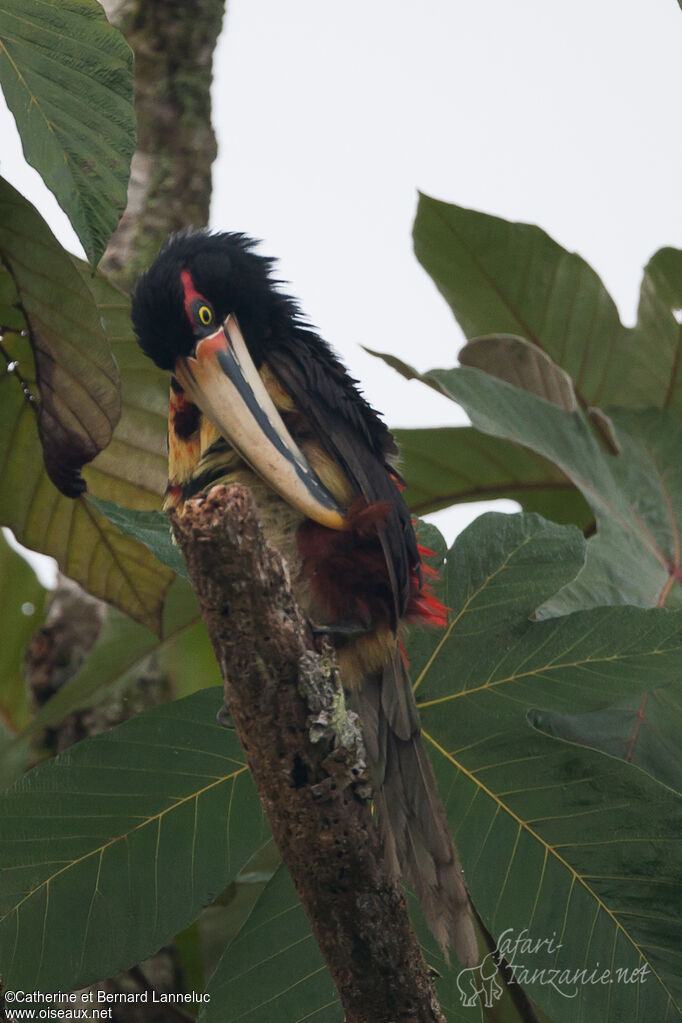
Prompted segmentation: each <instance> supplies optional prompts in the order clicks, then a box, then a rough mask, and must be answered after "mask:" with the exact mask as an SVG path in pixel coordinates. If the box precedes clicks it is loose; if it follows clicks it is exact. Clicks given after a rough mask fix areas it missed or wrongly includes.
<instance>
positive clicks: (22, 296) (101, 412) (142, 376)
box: [0, 186, 173, 631]
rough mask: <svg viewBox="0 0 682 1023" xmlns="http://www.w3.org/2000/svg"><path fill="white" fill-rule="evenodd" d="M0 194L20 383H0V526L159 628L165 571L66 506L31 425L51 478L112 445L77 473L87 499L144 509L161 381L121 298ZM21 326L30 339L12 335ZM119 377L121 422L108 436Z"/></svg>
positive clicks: (152, 472) (161, 469)
mask: <svg viewBox="0 0 682 1023" xmlns="http://www.w3.org/2000/svg"><path fill="white" fill-rule="evenodd" d="M8 187H9V186H7V188H8ZM2 195H3V196H4V198H5V200H6V203H5V206H6V208H7V209H8V210H10V212H12V218H11V224H10V221H7V222H6V223H5V228H4V229H3V231H0V245H2V253H1V255H2V258H3V259H6V262H7V266H8V267H9V269H0V323H1V324H2V325H3V326H4V327H5V328H6V329H5V336H4V340H3V342H2V344H3V351H4V353H5V357H6V359H7V360H8V361H9V362H10V363H11V364H15V365H16V366H17V368H18V374H19V375H20V377H21V380H23V386H22V385H21V381H20V379H19V375H18V374H17V373H16V372H15V373H13V374H9V373H6V374H5V375H4V376H2V377H0V393H1V395H2V399H1V402H0V424H1V426H2V432H1V435H0V436H1V440H0V463H1V464H2V466H3V471H4V477H3V479H4V486H3V488H2V494H1V495H0V520H1V521H2V522H3V523H4V524H6V525H8V526H10V527H11V528H12V529H13V531H14V532H15V535H16V536H17V538H18V539H19V540H20V541H21V542H22V543H23V544H25V545H26V546H27V547H30V548H32V549H33V550H37V551H40V552H42V553H44V554H49V555H51V556H53V557H55V558H56V559H57V561H58V563H59V566H60V568H61V570H62V571H63V572H64V573H65V574H66V575H69V576H71V577H72V578H74V579H76V580H77V581H78V582H79V583H80V584H81V585H82V586H83V587H84V588H85V589H86V590H88V592H90V593H92V594H94V595H95V596H97V597H100V598H101V599H103V600H106V601H108V602H110V603H113V604H114V605H115V606H117V607H119V608H120V609H121V610H123V611H125V612H126V613H127V614H130V615H132V617H134V618H135V619H136V620H138V621H141V622H144V623H146V624H147V625H149V626H150V627H151V628H153V629H156V630H157V631H158V630H159V629H160V625H161V609H162V605H163V600H164V596H165V593H166V591H167V589H168V587H169V585H170V583H171V581H172V579H173V573H172V572H171V571H170V570H169V569H167V568H165V567H164V566H162V565H161V564H160V563H159V562H158V561H157V560H156V559H155V558H154V557H153V556H152V554H150V552H149V551H148V550H147V549H146V548H145V547H144V546H143V545H142V544H140V543H138V542H136V540H135V539H134V538H132V537H130V536H125V535H122V533H121V532H120V531H119V530H118V529H117V528H115V525H114V524H112V523H111V522H110V521H109V520H108V519H107V518H106V517H105V515H103V514H101V513H100V511H98V509H97V508H96V507H95V506H94V505H93V504H91V503H89V502H87V501H85V500H84V499H83V498H82V497H81V498H78V499H77V500H75V501H73V500H68V499H66V498H65V497H63V496H62V495H61V494H60V493H59V492H58V491H57V490H56V489H55V487H54V486H53V485H52V483H51V482H50V479H49V478H48V474H47V472H46V469H45V465H44V464H43V457H42V452H41V446H40V442H39V437H38V431H37V429H36V423H37V422H38V424H42V429H41V435H42V438H43V441H44V443H45V445H46V448H47V451H46V458H45V462H46V463H47V465H48V466H49V469H50V473H51V475H52V477H53V478H54V479H56V480H57V481H58V482H61V483H62V484H64V483H66V484H69V483H72V484H73V483H74V482H75V483H78V479H77V473H78V470H79V469H80V467H81V465H82V462H83V459H84V458H92V457H93V456H94V455H95V453H96V449H97V446H98V445H99V446H101V445H102V444H107V443H108V441H109V439H110V438H111V442H110V443H108V446H106V447H105V449H104V450H103V451H101V453H100V454H99V456H98V457H97V458H95V459H94V461H92V462H91V463H90V465H89V466H88V467H87V468H86V469H85V470H84V476H85V479H86V480H87V483H88V486H89V489H90V491H91V493H92V494H93V495H94V496H96V497H99V498H102V499H104V500H108V501H114V502H117V503H118V504H123V505H129V506H132V507H135V508H140V509H143V510H151V509H153V508H157V507H158V505H159V502H160V494H161V493H162V492H163V489H164V486H165V480H166V456H165V451H164V445H165V433H166V407H167V381H166V379H165V376H164V374H162V373H160V372H159V371H158V370H157V369H156V367H155V366H153V364H152V363H151V362H150V361H149V359H146V358H144V356H143V355H142V353H141V352H140V350H139V348H138V346H137V344H136V343H135V339H134V337H133V336H132V330H131V325H130V313H129V301H128V299H127V297H126V296H124V295H123V294H122V292H120V291H119V290H118V289H117V288H115V287H114V286H113V285H112V284H110V283H109V282H108V281H107V280H106V279H105V278H104V277H103V276H102V275H101V274H93V273H92V272H91V271H90V270H89V268H88V267H87V264H84V263H81V262H79V261H74V260H72V258H71V257H70V256H69V255H68V254H67V253H66V252H64V250H63V249H61V247H60V246H59V245H58V244H57V242H56V241H55V240H54V238H52V236H51V234H50V233H49V231H48V229H47V227H46V226H45V225H44V224H43V223H42V221H41V220H40V218H39V217H38V216H37V214H36V213H35V211H34V210H33V209H32V207H30V205H29V204H28V203H26V202H25V200H23V199H21V197H20V196H18V195H16V193H12V192H11V190H10V191H7V189H4V190H3V192H2ZM10 226H12V228H13V230H10ZM14 229H16V230H14ZM102 325H103V327H104V329H102ZM29 330H30V339H27V338H26V337H23V336H21V332H22V331H24V332H27V331H29ZM29 340H30V341H31V342H33V344H34V347H35V348H36V352H37V354H36V361H37V366H38V369H39V371H40V372H42V378H41V380H40V384H41V394H40V397H41V401H40V403H37V402H36V401H35V400H33V401H31V400H29V399H28V398H27V395H26V393H25V388H29V389H30V390H31V391H32V392H33V393H34V397H35V392H36V367H35V364H34V359H33V354H32V351H31V347H30V344H29ZM109 344H110V345H111V349H110V348H109ZM112 351H113V353H114V356H115V360H114V357H112ZM41 367H43V368H42V369H41ZM45 367H47V369H45ZM119 370H120V372H121V388H122V395H121V397H122V402H123V404H122V414H121V417H120V420H119V421H118V425H117V426H116V429H115V431H114V433H113V438H112V426H113V425H114V423H115V421H116V419H117V418H118V410H119V405H120V397H119V393H118V384H117V381H118V373H119ZM112 374H113V376H112ZM36 410H38V420H37V421H36ZM95 437H98V438H99V440H98V441H97V444H95V443H94V440H95ZM81 486H82V481H81ZM63 489H68V486H63ZM74 489H75V491H78V490H79V489H80V487H79V486H75V488H74V487H72V490H71V492H74Z"/></svg>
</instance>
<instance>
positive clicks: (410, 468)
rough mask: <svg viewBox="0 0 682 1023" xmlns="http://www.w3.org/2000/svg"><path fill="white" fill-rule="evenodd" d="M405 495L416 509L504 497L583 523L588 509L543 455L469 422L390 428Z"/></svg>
mask: <svg viewBox="0 0 682 1023" xmlns="http://www.w3.org/2000/svg"><path fill="white" fill-rule="evenodd" d="M393 434H394V436H395V438H396V440H397V441H398V445H399V447H400V464H399V469H400V472H401V475H402V476H403V477H404V479H405V481H406V483H407V488H406V490H405V499H406V500H407V503H408V505H409V508H410V510H411V511H412V512H413V514H415V515H426V514H428V513H429V512H434V511H439V510H440V509H441V508H448V507H450V505H453V504H462V503H465V502H469V501H492V500H495V499H497V498H500V497H506V498H508V499H509V500H512V501H518V502H519V504H520V505H522V507H523V508H524V509H525V510H526V511H534V512H538V513H539V514H540V515H544V516H545V518H548V519H552V520H553V521H554V522H563V523H567V524H568V523H575V524H576V525H578V526H581V527H582V528H584V527H586V526H587V525H588V524H589V523H590V522H591V521H592V520H593V515H592V513H591V511H590V508H589V506H588V505H587V503H586V502H585V499H584V498H583V496H582V495H581V493H580V491H579V490H577V489H576V487H574V485H573V484H572V483H571V481H570V480H569V479H568V477H567V476H566V475H565V474H564V473H563V472H561V470H560V469H558V468H557V467H556V466H554V465H552V463H551V462H550V461H548V460H547V459H546V458H542V457H541V456H540V455H537V454H536V453H535V452H534V451H530V450H529V449H528V448H523V447H520V446H519V445H517V444H511V443H509V442H507V441H503V440H500V439H499V438H498V437H491V436H488V435H487V434H485V433H481V432H480V431H479V430H475V429H473V428H472V427H470V426H450V427H447V426H444V427H431V428H426V429H413V430H394V431H393Z"/></svg>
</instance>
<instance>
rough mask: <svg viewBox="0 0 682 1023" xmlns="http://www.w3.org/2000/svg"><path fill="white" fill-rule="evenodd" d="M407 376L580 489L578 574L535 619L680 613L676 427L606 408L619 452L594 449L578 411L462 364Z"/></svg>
mask: <svg viewBox="0 0 682 1023" xmlns="http://www.w3.org/2000/svg"><path fill="white" fill-rule="evenodd" d="M410 372H411V373H412V374H413V376H414V378H417V379H421V380H422V381H423V382H425V383H427V384H429V385H430V386H431V387H434V388H435V389H436V390H438V391H439V392H440V393H442V394H445V395H446V396H448V397H450V398H452V399H453V400H454V401H456V402H458V404H460V405H461V406H462V407H463V408H464V409H465V410H466V412H467V413H468V414H469V416H470V417H471V421H472V423H473V425H474V426H475V427H476V428H477V429H478V430H481V431H482V432H484V433H489V434H492V435H494V436H497V437H501V438H503V439H504V440H508V441H513V442H515V443H517V444H523V445H524V446H526V447H528V448H531V449H532V450H533V451H535V452H536V453H537V454H539V455H542V456H543V457H544V458H547V459H549V460H550V461H552V462H553V463H554V464H555V465H556V466H557V468H558V469H560V470H561V471H562V472H563V473H564V474H565V475H566V476H567V477H568V478H569V479H570V480H572V482H573V483H574V484H575V486H576V487H578V488H579V489H580V490H581V491H582V493H583V495H584V497H585V499H586V501H587V502H588V504H589V505H590V507H591V508H592V510H593V512H594V514H595V518H596V521H597V535H596V536H594V537H593V538H592V540H591V541H590V544H589V548H588V558H587V563H586V565H585V569H584V570H583V572H581V574H580V575H579V576H578V578H577V579H576V580H575V581H574V582H571V583H569V584H568V585H567V586H566V587H565V589H564V590H563V591H562V592H561V593H559V594H557V595H556V596H555V597H553V598H552V599H551V600H550V601H548V602H547V603H546V604H545V605H544V606H543V608H542V609H541V612H540V613H541V614H542V615H548V614H565V613H567V612H569V611H573V610H576V609H577V608H581V607H594V606H598V605H604V604H637V605H639V606H640V607H656V606H663V605H665V606H666V607H669V608H673V607H680V606H682V586H681V585H680V584H681V582H682V571H680V549H681V547H682V544H681V541H680V535H679V528H678V523H679V522H680V521H682V479H680V477H679V474H678V473H677V465H678V462H679V456H678V452H679V450H680V445H681V444H682V423H681V422H680V420H679V419H678V418H677V417H676V416H674V415H673V414H672V413H670V412H666V411H664V410H659V409H649V410H647V411H628V410H624V409H620V410H616V409H611V410H609V414H610V418H611V422H612V425H613V427H614V428H615V433H616V438H617V442H618V445H619V449H620V454H619V455H617V456H613V455H610V454H608V453H606V452H605V451H604V449H603V447H602V446H601V445H599V444H598V443H597V441H596V440H595V437H594V435H593V433H592V430H591V429H590V427H589V425H588V422H587V420H586V419H585V417H584V415H583V414H582V412H580V411H579V410H577V411H576V412H573V413H570V412H565V411H564V410H563V409H560V408H558V407H557V406H556V405H554V404H551V403H549V402H547V401H544V400H543V399H541V398H538V397H536V396H535V395H533V394H530V393H528V392H527V391H523V390H520V389H518V388H516V387H512V386H511V385H509V384H507V383H505V382H504V381H502V380H498V379H496V378H495V377H492V376H489V375H488V374H486V373H483V372H481V371H480V370H475V369H470V368H468V367H463V368H461V369H452V370H433V371H431V372H430V373H426V374H423V375H420V374H418V373H416V371H414V370H411V371H410Z"/></svg>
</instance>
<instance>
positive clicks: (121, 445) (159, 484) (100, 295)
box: [73, 259, 168, 511]
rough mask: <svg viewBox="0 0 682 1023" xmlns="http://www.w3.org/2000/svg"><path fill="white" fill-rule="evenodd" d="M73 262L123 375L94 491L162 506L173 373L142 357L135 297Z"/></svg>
mask: <svg viewBox="0 0 682 1023" xmlns="http://www.w3.org/2000/svg"><path fill="white" fill-rule="evenodd" d="M73 263H74V265H75V266H76V269H77V270H78V271H79V273H80V274H81V276H82V278H83V280H84V282H85V284H87V286H88V288H89V289H90V292H91V294H92V297H93V299H94V301H95V303H96V305H97V309H98V311H99V315H100V317H101V319H102V323H103V324H104V330H105V332H106V335H107V338H108V340H109V344H110V345H111V350H112V353H113V355H114V358H115V359H116V363H117V365H118V368H119V372H120V376H121V418H120V420H119V422H118V425H117V426H116V429H115V430H114V435H113V438H112V440H111V443H110V444H109V445H108V447H106V448H105V449H104V450H103V451H101V452H100V454H99V455H98V456H97V458H96V459H95V460H94V461H93V462H91V463H90V465H88V466H87V468H86V469H85V472H84V475H85V478H86V480H87V483H88V489H89V491H90V493H91V494H92V495H93V496H94V497H97V498H101V499H103V500H107V501H115V502H116V503H117V504H120V505H122V506H123V507H125V508H139V509H142V510H145V511H146V510H152V509H155V508H159V507H160V504H161V501H160V498H161V497H162V495H163V493H164V491H165V489H166V482H167V479H168V454H167V449H166V439H167V433H168V374H167V373H164V372H163V371H162V370H160V369H158V368H157V367H156V366H155V365H154V363H153V362H152V361H151V359H148V358H147V357H146V355H143V354H142V351H141V350H140V346H139V345H138V343H137V341H136V339H135V336H134V334H133V329H132V324H131V322H130V299H129V297H128V296H127V295H126V294H124V292H122V291H121V290H120V289H119V288H117V287H116V285H114V284H112V283H111V281H109V280H108V279H107V278H106V277H105V276H104V274H102V273H93V272H92V270H91V269H90V268H89V267H88V265H87V263H83V262H82V261H81V260H79V259H74V260H73Z"/></svg>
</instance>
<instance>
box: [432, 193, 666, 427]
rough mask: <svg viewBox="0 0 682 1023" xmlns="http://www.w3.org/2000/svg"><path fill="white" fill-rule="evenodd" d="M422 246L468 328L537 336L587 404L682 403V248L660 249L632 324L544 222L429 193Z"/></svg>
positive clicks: (531, 338) (470, 333) (440, 285)
mask: <svg viewBox="0 0 682 1023" xmlns="http://www.w3.org/2000/svg"><path fill="white" fill-rule="evenodd" d="M414 246H415V252H416V255H417V258H418V259H419V261H420V262H421V263H422V265H423V266H424V268H425V270H426V271H427V272H428V273H429V274H430V275H431V276H432V277H433V279H434V281H435V283H436V285H437V287H438V289H439V291H440V292H441V294H442V295H443V297H444V298H445V300H446V302H448V304H449V305H450V307H451V309H452V311H453V313H454V315H455V317H456V319H457V321H458V323H459V324H460V326H461V328H462V330H463V331H464V333H465V335H466V337H467V338H474V337H477V336H479V335H483V334H493V333H495V334H501V333H507V334H516V335H520V336H521V337H523V338H526V340H528V341H532V342H533V343H534V344H536V345H538V346H539V347H540V348H542V349H543V350H544V351H545V352H546V353H547V354H548V355H550V356H551V358H552V359H553V360H554V362H555V363H557V365H558V366H560V367H561V368H562V369H564V370H566V372H567V373H568V374H569V376H570V377H571V378H572V379H573V383H574V386H575V390H576V394H577V396H578V399H579V401H580V403H581V404H582V405H583V407H587V406H591V405H597V406H605V405H612V404H613V405H627V406H632V407H638V408H643V407H647V406H657V407H668V408H673V409H675V410H677V411H681V410H682V392H681V390H680V383H679V362H680V342H681V335H680V325H679V324H678V322H677V320H676V318H675V311H676V310H677V309H679V308H680V306H681V305H682V302H681V301H680V299H681V298H682V253H681V252H679V251H678V250H675V249H669V248H668V249H662V250H661V251H660V252H658V253H657V254H656V255H655V256H654V257H653V258H652V260H651V262H650V263H649V265H648V266H647V268H646V270H645V273H644V280H643V282H642V292H641V297H640V306H639V314H638V321H637V325H636V326H635V327H634V328H626V327H623V325H622V324H621V322H620V319H619V317H618V311H617V309H616V306H615V304H614V302H613V300H612V299H611V297H610V295H609V294H608V292H607V291H606V289H605V288H604V285H603V284H602V282H601V280H600V279H599V277H598V276H597V274H596V273H595V272H594V270H592V268H591V267H590V266H588V264H587V263H586V262H585V260H584V259H582V258H581V257H580V256H578V255H576V254H575V253H572V252H567V251H566V250H565V249H563V248H562V247H561V246H560V245H558V244H557V243H556V242H555V241H554V240H553V239H552V238H550V237H549V235H548V234H546V233H545V232H544V231H543V230H541V229H540V228H539V227H535V226H532V225H530V224H515V223H510V222H509V221H506V220H501V219H500V218H498V217H492V216H489V215H487V214H484V213H478V212H476V211H474V210H467V209H464V208H462V207H460V206H454V205H450V204H449V203H444V202H439V201H437V200H435V199H431V198H429V197H428V196H426V195H422V196H420V199H419V207H418V211H417V219H416V221H415V225H414Z"/></svg>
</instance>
